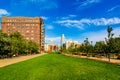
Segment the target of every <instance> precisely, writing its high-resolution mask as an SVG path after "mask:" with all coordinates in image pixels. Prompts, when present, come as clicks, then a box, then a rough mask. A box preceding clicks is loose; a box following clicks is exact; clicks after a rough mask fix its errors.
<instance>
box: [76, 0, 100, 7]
mask: <svg viewBox="0 0 120 80" xmlns="http://www.w3.org/2000/svg"><path fill="white" fill-rule="evenodd" d="M100 2H101V0H85V1H83V2H81V1H77V3H76V4H77V5H79V6H78V9H84V8H88V7H91V6H93V5H95V4H97V3H100Z"/></svg>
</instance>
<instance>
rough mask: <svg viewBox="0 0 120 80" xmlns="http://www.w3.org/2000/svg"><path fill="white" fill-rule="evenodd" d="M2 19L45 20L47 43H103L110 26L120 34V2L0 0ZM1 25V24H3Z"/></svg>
mask: <svg viewBox="0 0 120 80" xmlns="http://www.w3.org/2000/svg"><path fill="white" fill-rule="evenodd" d="M1 16H27V17H36V16H38V17H42V18H43V19H44V22H45V25H44V26H45V30H46V31H45V32H46V34H45V35H46V40H47V41H49V40H51V39H52V40H55V41H56V42H55V43H56V44H59V40H60V36H61V34H64V35H65V37H66V39H67V40H77V41H78V42H80V43H82V42H83V40H84V39H85V38H89V40H90V41H94V42H95V41H100V40H104V38H105V37H107V31H106V29H107V26H111V27H113V33H114V34H115V37H116V36H119V35H120V0H0V20H1ZM0 26H1V25H0Z"/></svg>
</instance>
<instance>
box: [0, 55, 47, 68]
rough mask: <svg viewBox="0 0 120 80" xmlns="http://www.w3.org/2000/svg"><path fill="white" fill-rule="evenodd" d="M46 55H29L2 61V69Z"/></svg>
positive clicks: (0, 60) (0, 65)
mask: <svg viewBox="0 0 120 80" xmlns="http://www.w3.org/2000/svg"><path fill="white" fill-rule="evenodd" d="M44 54H45V53H42V54H34V55H27V56H20V57H14V58H6V59H0V67H4V66H7V65H10V64H14V63H17V62H21V61H24V60H28V59H31V58H35V57H38V56H42V55H44Z"/></svg>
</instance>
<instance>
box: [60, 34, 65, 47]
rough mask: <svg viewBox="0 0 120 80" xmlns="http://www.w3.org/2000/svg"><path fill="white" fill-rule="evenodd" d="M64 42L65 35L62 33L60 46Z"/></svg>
mask: <svg viewBox="0 0 120 80" xmlns="http://www.w3.org/2000/svg"><path fill="white" fill-rule="evenodd" d="M64 44H65V36H64V34H62V36H61V48H63V45H64Z"/></svg>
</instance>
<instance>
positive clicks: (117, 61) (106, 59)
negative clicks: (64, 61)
mask: <svg viewBox="0 0 120 80" xmlns="http://www.w3.org/2000/svg"><path fill="white" fill-rule="evenodd" d="M65 55H67V56H74V57H78V58H87V59H92V60H98V61H103V62H108V63H114V64H119V65H120V60H117V59H110V62H109V60H108V58H97V57H87V56H79V55H71V54H65Z"/></svg>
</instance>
